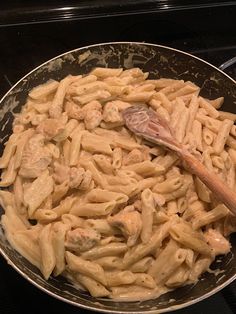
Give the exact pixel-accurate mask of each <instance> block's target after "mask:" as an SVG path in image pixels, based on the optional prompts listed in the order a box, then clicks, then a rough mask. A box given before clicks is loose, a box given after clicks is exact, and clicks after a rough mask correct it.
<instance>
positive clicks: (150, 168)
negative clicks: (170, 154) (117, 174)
mask: <svg viewBox="0 0 236 314" xmlns="http://www.w3.org/2000/svg"><path fill="white" fill-rule="evenodd" d="M122 169H125V170H131V171H134V172H136V173H137V174H140V175H142V176H143V177H147V176H151V175H159V174H162V173H164V168H163V167H162V166H160V165H157V164H153V163H152V162H151V161H149V160H145V161H143V162H141V163H136V164H133V165H129V166H123V167H122Z"/></svg>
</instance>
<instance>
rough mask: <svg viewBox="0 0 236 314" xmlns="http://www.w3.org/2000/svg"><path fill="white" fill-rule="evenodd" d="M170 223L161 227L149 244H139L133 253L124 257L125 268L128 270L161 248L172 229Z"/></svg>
mask: <svg viewBox="0 0 236 314" xmlns="http://www.w3.org/2000/svg"><path fill="white" fill-rule="evenodd" d="M170 225H171V224H170V222H167V223H165V224H163V225H162V226H160V227H159V228H158V229H157V230H156V231H155V232H154V233H153V235H152V236H151V239H150V240H149V242H148V243H146V244H144V243H141V244H138V245H137V246H135V247H134V248H133V249H132V252H129V254H127V255H125V256H124V260H123V268H126V269H127V268H128V267H129V266H130V265H132V264H134V263H135V262H137V261H138V260H140V259H142V258H143V257H145V256H147V255H149V254H150V253H151V252H153V251H154V250H155V249H157V248H158V247H160V246H161V244H162V241H163V240H164V239H165V238H166V237H167V236H168V234H169V229H170Z"/></svg>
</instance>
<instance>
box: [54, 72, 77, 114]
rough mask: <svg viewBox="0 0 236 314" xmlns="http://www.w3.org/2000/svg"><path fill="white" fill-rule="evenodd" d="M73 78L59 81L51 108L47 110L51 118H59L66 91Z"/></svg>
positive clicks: (68, 77)
mask: <svg viewBox="0 0 236 314" xmlns="http://www.w3.org/2000/svg"><path fill="white" fill-rule="evenodd" d="M73 80H74V77H73V76H67V77H65V78H64V79H63V80H61V81H60V83H59V85H58V87H57V91H56V93H55V95H54V98H53V101H52V104H51V107H50V108H49V115H50V117H52V118H59V117H60V115H61V114H62V109H63V101H64V98H65V95H66V89H67V88H68V86H69V85H70V84H71V83H72V82H73Z"/></svg>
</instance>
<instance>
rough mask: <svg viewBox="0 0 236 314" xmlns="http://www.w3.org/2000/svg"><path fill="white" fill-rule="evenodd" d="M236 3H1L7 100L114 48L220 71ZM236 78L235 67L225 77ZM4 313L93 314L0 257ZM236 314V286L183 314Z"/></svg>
mask: <svg viewBox="0 0 236 314" xmlns="http://www.w3.org/2000/svg"><path fill="white" fill-rule="evenodd" d="M235 18H236V2H235V1H221V2H217V1H210V0H206V1H183V0H182V1H167V0H162V1H130V0H128V1H124V0H123V1H100V0H97V1H92V0H90V1H59V0H58V1H43V0H42V1H38V2H36V1H33V0H32V1H2V2H1V3H0V98H1V96H3V95H4V94H5V93H6V92H7V90H8V89H9V88H10V87H11V86H12V85H13V84H15V83H16V82H17V81H18V80H19V79H20V78H21V77H22V76H24V75H25V74H26V73H27V72H29V71H30V70H32V69H33V68H34V67H36V66H38V65H40V64H41V63H42V62H44V61H47V60H48V59H50V58H52V57H55V56H56V55H58V54H60V53H63V52H66V51H68V50H71V49H75V48H78V47H82V46H85V45H89V44H94V43H101V42H109V41H145V42H150V43H157V44H162V45H166V46H170V47H174V48H177V49H181V50H184V51H186V52H190V53H192V54H194V55H196V56H199V57H201V58H203V59H205V60H206V61H208V62H210V63H212V64H214V65H216V66H220V65H221V64H222V63H224V62H225V61H227V60H229V59H231V58H233V57H235V56H236V22H235ZM226 71H227V72H228V73H229V74H230V75H231V76H233V77H234V78H236V66H234V65H233V66H231V67H230V68H228V69H227V70H226ZM0 313H1V314H15V313H16V314H31V313H35V314H38V313H40V314H41V313H45V314H54V313H64V314H67V313H71V314H73V313H88V312H85V311H84V310H81V309H79V308H75V307H73V306H70V305H68V304H65V303H63V302H61V301H58V300H55V299H54V298H52V297H50V296H48V295H46V294H45V293H43V292H41V291H40V290H38V289H37V288H35V287H34V286H32V285H31V284H30V283H28V282H27V281H26V280H25V279H23V278H22V277H21V276H20V275H18V274H17V273H16V272H15V271H14V270H13V269H12V268H11V267H10V266H9V265H7V263H6V262H5V261H4V259H3V258H2V257H0ZM178 313H179V314H183V313H186V314H188V313H193V314H195V313H196V314H205V313H206V314H207V313H215V314H232V313H236V283H233V284H231V285H230V286H228V287H227V288H225V289H223V290H222V291H221V292H219V293H217V294H216V295H214V296H212V297H210V298H209V299H207V300H205V301H202V302H200V303H199V304H197V305H194V306H191V307H189V308H186V309H184V310H180V311H177V312H176V314H178Z"/></svg>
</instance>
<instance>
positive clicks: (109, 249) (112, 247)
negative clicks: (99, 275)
mask: <svg viewBox="0 0 236 314" xmlns="http://www.w3.org/2000/svg"><path fill="white" fill-rule="evenodd" d="M127 249H128V247H127V245H126V244H124V243H109V244H107V245H105V246H100V247H99V246H97V247H95V248H93V249H90V250H89V251H87V252H85V253H83V254H82V256H83V257H84V258H86V259H92V260H93V259H96V258H101V257H104V256H114V255H120V254H121V253H124V252H126V251H127Z"/></svg>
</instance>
